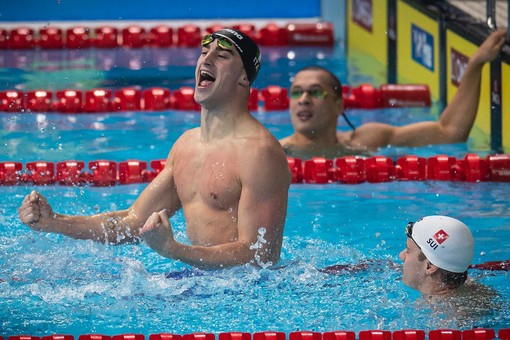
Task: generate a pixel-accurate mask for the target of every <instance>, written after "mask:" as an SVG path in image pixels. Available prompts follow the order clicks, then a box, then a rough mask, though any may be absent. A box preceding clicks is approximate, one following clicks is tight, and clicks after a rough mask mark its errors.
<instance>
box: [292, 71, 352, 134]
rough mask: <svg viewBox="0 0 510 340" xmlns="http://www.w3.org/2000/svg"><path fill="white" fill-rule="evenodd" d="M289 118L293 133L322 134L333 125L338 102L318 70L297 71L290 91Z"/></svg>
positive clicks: (339, 105)
mask: <svg viewBox="0 0 510 340" xmlns="http://www.w3.org/2000/svg"><path fill="white" fill-rule="evenodd" d="M289 95H290V100H289V108H290V116H291V120H292V125H293V126H294V130H295V131H296V132H300V133H302V134H305V135H307V136H312V135H314V134H319V135H322V134H324V133H325V132H326V131H328V130H329V131H331V130H332V128H333V127H334V130H335V131H336V125H337V120H338V115H339V114H340V113H341V112H342V99H341V98H339V97H337V96H336V95H335V92H334V89H333V87H332V86H331V80H330V76H329V75H328V74H327V73H326V72H324V71H322V70H305V71H301V72H298V73H297V74H296V76H295V78H294V81H293V82H292V86H291V88H290V93H289Z"/></svg>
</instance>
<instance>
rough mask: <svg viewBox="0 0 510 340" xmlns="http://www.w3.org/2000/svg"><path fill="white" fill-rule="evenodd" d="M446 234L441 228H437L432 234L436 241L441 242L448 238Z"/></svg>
mask: <svg viewBox="0 0 510 340" xmlns="http://www.w3.org/2000/svg"><path fill="white" fill-rule="evenodd" d="M448 236H449V235H448V234H447V233H446V231H444V230H443V229H441V230H439V231H438V232H437V233H435V234H434V239H435V240H436V241H437V243H439V244H441V243H443V242H444V241H446V239H447V238H448Z"/></svg>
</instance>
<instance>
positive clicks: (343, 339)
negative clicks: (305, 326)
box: [322, 331, 356, 340]
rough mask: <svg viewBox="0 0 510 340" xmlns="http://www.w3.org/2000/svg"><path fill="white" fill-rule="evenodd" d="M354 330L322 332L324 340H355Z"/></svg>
mask: <svg viewBox="0 0 510 340" xmlns="http://www.w3.org/2000/svg"><path fill="white" fill-rule="evenodd" d="M355 339H356V333H354V332H353V331H331V332H324V333H322V340H355Z"/></svg>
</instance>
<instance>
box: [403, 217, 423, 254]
mask: <svg viewBox="0 0 510 340" xmlns="http://www.w3.org/2000/svg"><path fill="white" fill-rule="evenodd" d="M413 227H414V222H409V223H407V225H406V228H405V231H406V235H407V237H409V238H410V239H411V240H413V241H414V243H416V241H415V240H414V238H413ZM416 245H417V246H418V243H416ZM418 248H420V246H418ZM420 249H421V248H420Z"/></svg>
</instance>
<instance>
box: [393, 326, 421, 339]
mask: <svg viewBox="0 0 510 340" xmlns="http://www.w3.org/2000/svg"><path fill="white" fill-rule="evenodd" d="M424 339H425V331H422V330H416V329H406V330H400V331H394V332H393V340H424Z"/></svg>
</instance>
